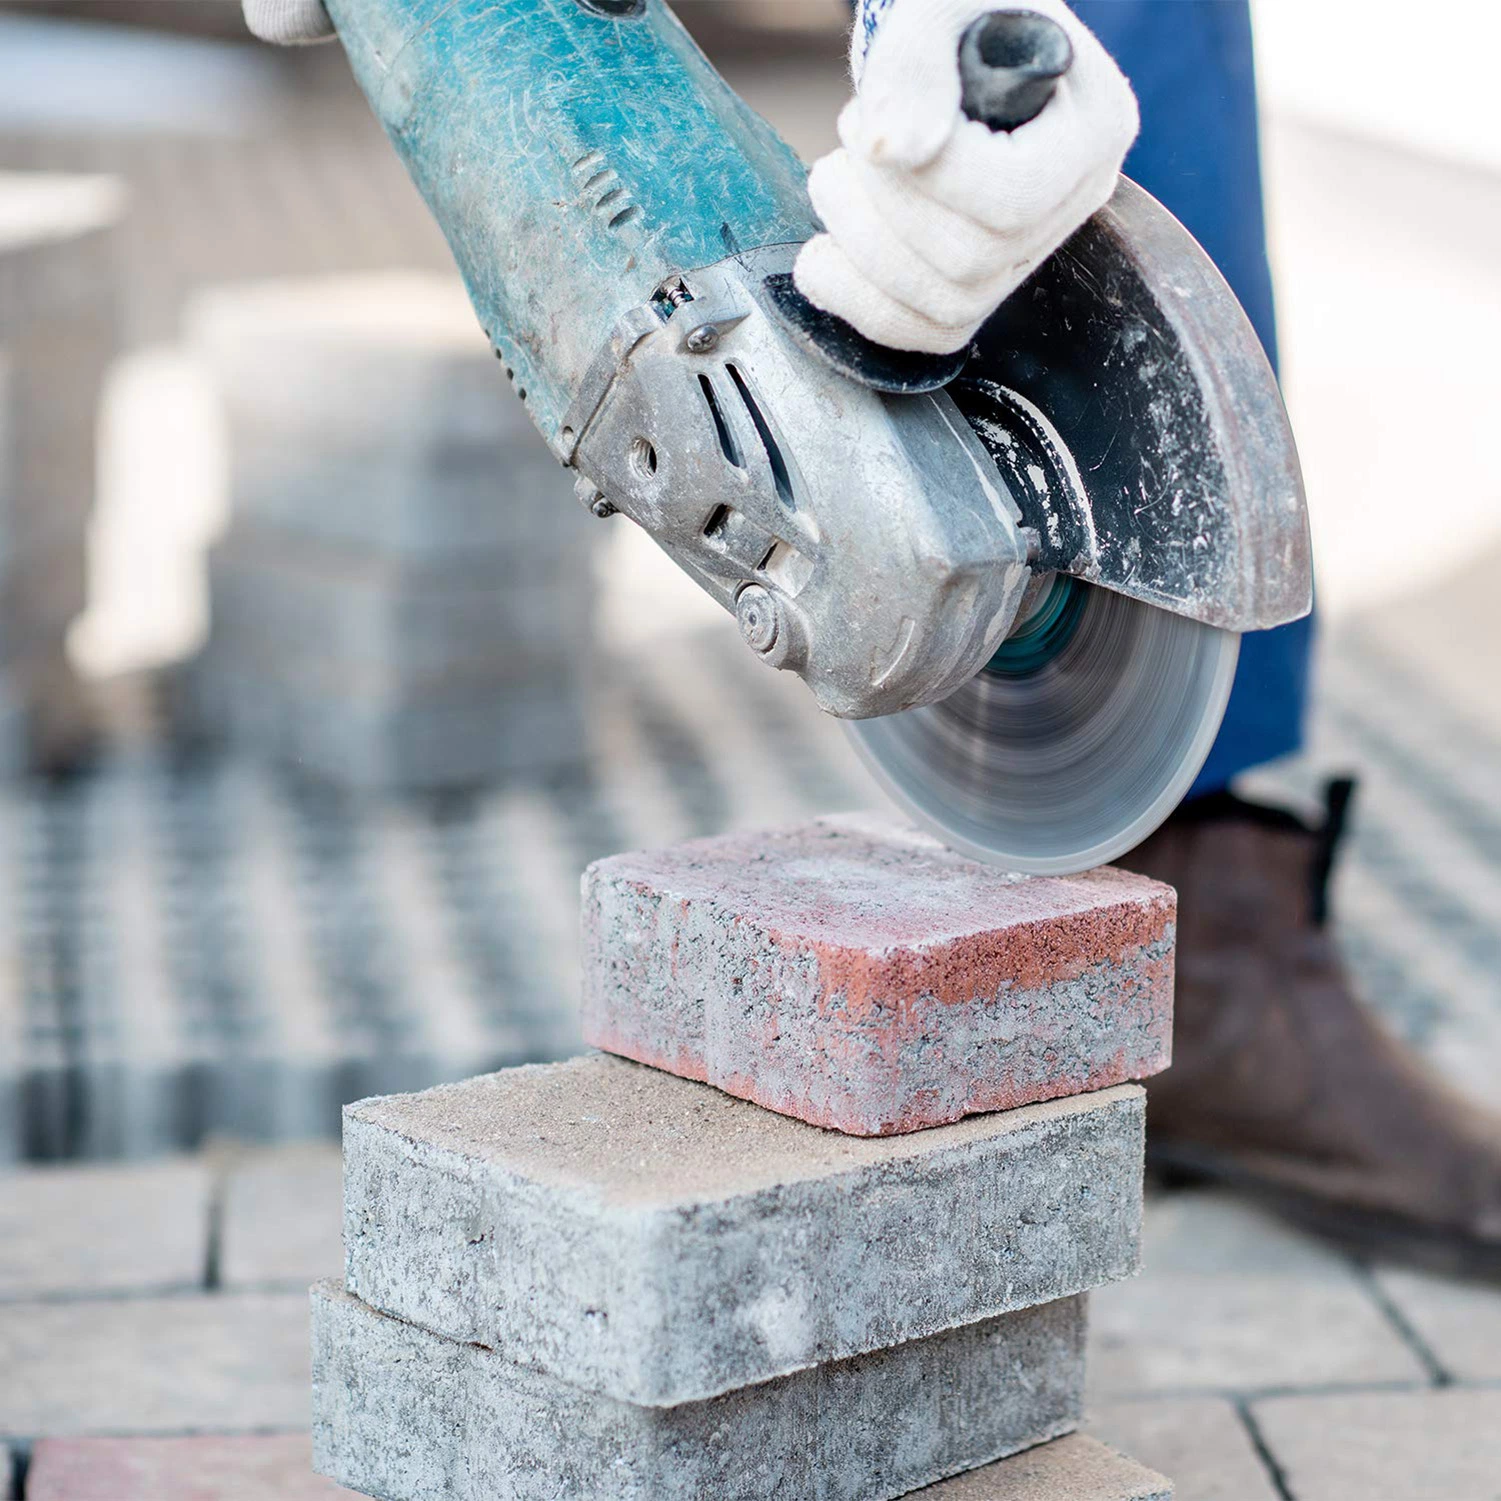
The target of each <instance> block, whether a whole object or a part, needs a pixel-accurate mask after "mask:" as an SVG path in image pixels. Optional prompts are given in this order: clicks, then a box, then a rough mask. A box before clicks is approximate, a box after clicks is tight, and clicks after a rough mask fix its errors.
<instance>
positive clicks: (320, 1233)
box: [219, 1142, 344, 1289]
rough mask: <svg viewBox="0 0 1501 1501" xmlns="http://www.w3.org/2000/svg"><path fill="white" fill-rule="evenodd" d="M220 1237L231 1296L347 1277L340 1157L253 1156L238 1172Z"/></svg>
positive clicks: (310, 1153) (327, 1147) (316, 1147)
mask: <svg viewBox="0 0 1501 1501" xmlns="http://www.w3.org/2000/svg"><path fill="white" fill-rule="evenodd" d="M223 1193H224V1198H223V1211H222V1218H221V1220H220V1230H219V1278H220V1281H221V1282H222V1284H223V1285H224V1286H225V1287H227V1288H245V1287H278V1286H286V1287H289V1288H290V1287H296V1288H298V1289H303V1288H306V1287H307V1286H308V1284H309V1283H311V1282H316V1281H318V1280H319V1279H320V1278H324V1277H341V1276H343V1269H344V1241H343V1231H342V1219H343V1166H342V1163H341V1161H340V1157H339V1149H338V1147H336V1146H333V1145H332V1144H325V1143H322V1142H310V1143H307V1144H305V1145H300V1146H290V1147H282V1148H277V1149H275V1150H271V1151H262V1152H250V1153H247V1154H246V1155H245V1156H244V1157H241V1158H237V1159H236V1160H235V1161H234V1162H232V1164H231V1165H230V1167H229V1169H228V1172H227V1175H226V1178H225V1183H224V1190H223Z"/></svg>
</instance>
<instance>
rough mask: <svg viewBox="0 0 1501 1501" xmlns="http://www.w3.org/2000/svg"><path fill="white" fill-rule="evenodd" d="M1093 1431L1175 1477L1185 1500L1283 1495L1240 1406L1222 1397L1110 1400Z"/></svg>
mask: <svg viewBox="0 0 1501 1501" xmlns="http://www.w3.org/2000/svg"><path fill="white" fill-rule="evenodd" d="M1089 1431H1090V1433H1092V1434H1093V1435H1094V1436H1095V1437H1096V1438H1099V1439H1103V1440H1104V1441H1105V1442H1106V1443H1107V1444H1110V1445H1111V1446H1112V1447H1114V1448H1117V1449H1121V1450H1124V1452H1125V1453H1127V1454H1132V1455H1135V1456H1136V1458H1137V1459H1139V1460H1141V1462H1142V1463H1143V1464H1149V1465H1151V1466H1152V1468H1153V1469H1156V1470H1161V1471H1162V1473H1163V1474H1164V1475H1171V1476H1172V1477H1173V1484H1174V1485H1175V1486H1176V1487H1177V1493H1178V1495H1179V1496H1181V1497H1182V1498H1183V1501H1279V1497H1278V1492H1277V1488H1276V1486H1275V1485H1274V1484H1273V1483H1272V1479H1271V1476H1269V1475H1268V1474H1267V1471H1266V1466H1265V1465H1263V1464H1262V1462H1261V1459H1260V1457H1259V1456H1258V1455H1257V1453H1256V1447H1255V1445H1254V1444H1253V1443H1252V1441H1251V1435H1250V1434H1249V1433H1248V1432H1247V1431H1246V1425H1245V1424H1244V1423H1243V1422H1242V1421H1241V1418H1240V1414H1239V1413H1238V1412H1237V1411H1236V1410H1235V1408H1234V1406H1233V1405H1232V1404H1231V1403H1229V1402H1227V1401H1224V1400H1223V1399H1222V1398H1219V1397H1186V1398H1178V1399H1176V1400H1175V1399H1172V1398H1168V1399H1165V1400H1158V1401H1146V1402H1110V1403H1106V1404H1104V1405H1103V1406H1099V1407H1096V1408H1094V1409H1093V1410H1092V1412H1091V1414H1090V1420H1089Z"/></svg>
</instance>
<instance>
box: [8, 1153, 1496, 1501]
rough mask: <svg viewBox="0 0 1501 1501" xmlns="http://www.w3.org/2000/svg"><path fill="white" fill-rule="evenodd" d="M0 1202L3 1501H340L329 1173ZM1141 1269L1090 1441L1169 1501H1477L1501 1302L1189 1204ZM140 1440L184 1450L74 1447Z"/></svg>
mask: <svg viewBox="0 0 1501 1501" xmlns="http://www.w3.org/2000/svg"><path fill="white" fill-rule="evenodd" d="M0 1188H3V1191H0V1446H8V1447H9V1449H10V1451H11V1455H12V1457H13V1459H14V1461H15V1463H16V1464H17V1466H18V1467H24V1466H25V1465H27V1464H28V1463H29V1464H30V1466H31V1475H32V1478H33V1482H34V1484H33V1487H32V1489H31V1490H30V1491H29V1492H28V1493H23V1492H22V1491H20V1490H16V1491H14V1492H13V1494H14V1495H16V1496H20V1495H22V1494H28V1495H29V1496H30V1497H32V1498H41V1501H46V1498H48V1497H55V1498H62V1497H64V1496H68V1497H71V1498H72V1501H94V1498H96V1497H97V1498H98V1501H105V1498H108V1501H120V1498H121V1497H126V1496H128V1497H129V1498H130V1501H135V1498H136V1497H137V1496H138V1495H139V1496H140V1497H142V1498H143V1501H144V1497H146V1496H147V1495H153V1496H155V1497H157V1498H158V1501H167V1498H168V1497H169V1496H170V1495H171V1494H172V1492H170V1491H168V1490H161V1491H159V1492H152V1491H150V1490H148V1489H142V1490H139V1491H138V1490H135V1489H131V1488H130V1486H128V1485H127V1479H128V1478H129V1477H130V1476H132V1475H134V1476H136V1480H134V1481H132V1482H131V1484H137V1483H140V1482H139V1475H140V1474H142V1473H145V1474H149V1475H156V1476H157V1477H158V1480H157V1483H158V1484H161V1485H165V1484H166V1482H165V1481H162V1480H161V1479H160V1475H161V1474H162V1473H169V1474H180V1473H181V1471H180V1470H179V1469H178V1468H176V1467H178V1466H183V1467H187V1468H188V1470H189V1471H190V1472H191V1473H193V1474H194V1475H195V1477H196V1479H197V1480H198V1481H199V1483H203V1482H206V1481H207V1480H209V1479H210V1478H217V1477H222V1476H228V1475H236V1476H238V1475H240V1474H241V1473H242V1472H244V1473H251V1474H253V1476H254V1477H257V1478H256V1485H258V1486H259V1487H261V1488H259V1489H256V1488H253V1487H251V1486H250V1484H249V1483H248V1482H246V1488H245V1489H244V1490H243V1491H236V1492H234V1493H233V1494H235V1495H236V1496H243V1497H244V1498H246V1501H259V1498H261V1497H265V1498H266V1501H270V1498H271V1497H273V1496H274V1497H277V1498H278V1501H289V1498H298V1501H300V1498H301V1497H302V1496H303V1495H304V1494H306V1495H307V1496H309V1497H313V1496H319V1495H333V1494H336V1492H335V1491H334V1489H333V1488H332V1487H326V1486H316V1487H315V1486H313V1484H312V1482H311V1480H310V1479H308V1477H307V1476H306V1474H305V1469H304V1467H305V1464H306V1459H305V1450H304V1449H303V1448H302V1445H303V1444H304V1443H305V1439H304V1438H303V1437H302V1434H303V1430H304V1428H305V1426H306V1423H307V1420H308V1416H307V1405H308V1390H307V1351H306V1343H307V1296H306V1288H307V1285H308V1283H309V1282H311V1281H313V1280H314V1279H316V1278H319V1277H325V1276H338V1275H339V1274H340V1272H341V1268H342V1255H341V1250H340V1244H339V1194H340V1186H339V1160H338V1154H337V1150H336V1148H334V1147H332V1146H330V1145H316V1146H302V1147H283V1148H270V1149H253V1150H239V1151H230V1150H227V1149H225V1150H219V1151H216V1152H211V1153H208V1154H205V1155H198V1156H191V1157H177V1158H168V1159H163V1160H159V1161H156V1162H153V1163H150V1164H143V1165H139V1166H118V1165H115V1166H108V1167H100V1166H87V1165H70V1166H63V1167H47V1168H31V1169H23V1170H19V1171H16V1172H14V1173H13V1174H12V1175H10V1176H8V1177H7V1178H5V1179H4V1180H3V1185H0ZM1145 1263H1146V1271H1145V1272H1144V1273H1143V1274H1142V1275H1141V1276H1140V1277H1139V1278H1137V1279H1136V1280H1135V1281H1133V1282H1129V1283H1125V1284H1123V1285H1121V1286H1118V1287H1114V1288H1109V1289H1107V1290H1105V1291H1103V1292H1100V1293H1097V1294H1095V1295H1094V1298H1093V1300H1092V1303H1093V1307H1092V1324H1093V1333H1092V1349H1091V1360H1092V1362H1093V1374H1092V1392H1091V1400H1090V1409H1091V1418H1090V1427H1091V1430H1092V1431H1093V1432H1094V1433H1095V1434H1096V1435H1098V1436H1099V1437H1102V1438H1104V1439H1105V1440H1106V1441H1107V1442H1110V1443H1113V1444H1115V1445H1117V1446H1119V1447H1120V1448H1122V1449H1124V1450H1125V1451H1127V1452H1128V1453H1131V1454H1132V1455H1134V1456H1135V1457H1136V1458H1138V1459H1140V1460H1142V1461H1143V1462H1144V1463H1146V1464H1148V1465H1150V1466H1152V1467H1153V1468H1155V1469H1158V1470H1161V1471H1163V1472H1164V1473H1166V1474H1169V1475H1171V1476H1173V1478H1174V1479H1175V1480H1176V1481H1177V1483H1178V1492H1177V1494H1178V1496H1179V1498H1180V1501H1278V1498H1282V1501H1287V1498H1292V1501H1418V1498H1426V1497H1434V1498H1437V1497H1443V1498H1444V1501H1493V1498H1494V1497H1495V1495H1496V1489H1495V1476H1496V1473H1497V1470H1498V1466H1501V1291H1494V1290H1490V1289H1481V1288H1473V1287H1465V1286H1459V1285H1455V1284H1452V1283H1447V1282H1442V1281H1437V1280H1434V1279H1431V1278H1428V1277H1424V1276H1419V1275H1416V1274H1413V1273H1407V1272H1403V1273H1397V1272H1389V1271H1379V1270H1378V1271H1373V1270H1371V1269H1370V1268H1368V1267H1365V1266H1362V1265H1359V1264H1357V1263H1355V1262H1353V1261H1350V1260H1348V1259H1347V1258H1345V1257H1343V1256H1341V1255H1337V1254H1334V1253H1332V1252H1329V1251H1327V1250H1325V1249H1323V1248H1322V1247H1321V1246H1318V1245H1315V1244H1314V1243H1312V1242H1310V1241H1308V1240H1305V1239H1304V1238H1302V1237H1301V1236H1299V1235H1297V1234H1296V1233H1294V1232H1292V1231H1289V1230H1287V1229H1284V1228H1283V1227H1282V1226H1281V1225H1279V1224H1277V1223H1276V1222H1274V1221H1272V1220H1269V1219H1267V1218H1265V1217H1263V1216H1262V1215H1261V1214H1260V1213H1258V1212H1257V1211H1255V1210H1251V1209H1248V1208H1246V1207H1244V1206H1242V1205H1240V1204H1239V1203H1237V1202H1235V1201H1233V1200H1231V1199H1228V1198H1226V1197H1223V1196H1221V1195H1219V1194H1216V1193H1211V1192H1200V1191H1193V1192H1182V1193H1174V1194H1172V1195H1169V1196H1165V1197H1162V1198H1158V1199H1156V1200H1155V1201H1154V1202H1153V1203H1152V1204H1151V1205H1150V1207H1149V1211H1148V1223H1147V1237H1146V1247H1145ZM221 1435H282V1437H279V1438H277V1439H276V1440H274V1441H273V1442H268V1443H267V1444H266V1445H264V1446H263V1447H259V1448H257V1447H256V1446H254V1445H251V1446H246V1445H244V1444H230V1445H225V1444H223V1443H221V1442H218V1441H217V1439H216V1437H215V1436H221ZM132 1436H149V1437H151V1438H153V1439H161V1438H166V1437H171V1438H177V1439H182V1438H187V1437H193V1438H196V1439H197V1440H198V1442H197V1443H196V1444H193V1445H189V1446H184V1445H181V1444H178V1445H169V1446H165V1447H164V1446H161V1445H157V1444H148V1445H146V1446H144V1447H141V1446H134V1445H130V1444H107V1445H100V1444H98V1443H97V1442H90V1443H85V1444H79V1443H77V1442H76V1441H77V1440H79V1439H81V1438H85V1437H87V1438H89V1439H90V1440H91V1441H92V1440H98V1439H101V1438H112V1439H119V1438H128V1437H132ZM83 1477H87V1479H88V1486H92V1487H93V1488H88V1486H86V1485H85V1479H84V1478H83ZM65 1478H66V1479H67V1480H68V1482H69V1484H68V1486H65V1485H64V1484H63V1481H64V1479H65ZM304 1483H305V1484H306V1487H307V1488H306V1489H305V1490H304V1488H303V1487H304ZM69 1487H71V1488H69ZM207 1494H217V1493H214V1492H208V1493H207ZM224 1494H229V1492H228V1491H226V1492H225V1493H224Z"/></svg>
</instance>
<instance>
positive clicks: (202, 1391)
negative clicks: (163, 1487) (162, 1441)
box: [0, 1293, 308, 1439]
mask: <svg viewBox="0 0 1501 1501" xmlns="http://www.w3.org/2000/svg"><path fill="white" fill-rule="evenodd" d="M307 1421H308V1314H307V1298H306V1295H302V1296H298V1295H296V1294H292V1293H276V1294H258V1293H239V1294H228V1293H226V1294H222V1295H218V1296H191V1297H178V1298H122V1299H115V1298H101V1299H92V1300H89V1301H83V1302H70V1303H4V1304H0V1438H3V1437H6V1436H10V1437H24V1438H32V1439H35V1438H43V1437H47V1436H50V1435H54V1434H85V1433H94V1434H124V1433H162V1434H168V1433H254V1432H275V1431H277V1430H287V1429H299V1428H303V1427H305V1426H306V1425H307Z"/></svg>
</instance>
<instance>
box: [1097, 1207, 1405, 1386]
mask: <svg viewBox="0 0 1501 1501" xmlns="http://www.w3.org/2000/svg"><path fill="white" fill-rule="evenodd" d="M1142 1265H1143V1267H1144V1269H1145V1270H1144V1271H1143V1272H1142V1274H1141V1276H1140V1277H1138V1278H1137V1279H1136V1280H1135V1281H1132V1282H1124V1283H1121V1284H1119V1285H1118V1286H1116V1287H1110V1288H1105V1289H1103V1290H1102V1291H1100V1292H1099V1293H1097V1294H1095V1296H1094V1297H1093V1299H1092V1300H1091V1317H1090V1326H1091V1328H1090V1334H1091V1340H1090V1343H1091V1353H1090V1360H1091V1362H1092V1365H1091V1371H1090V1378H1091V1386H1092V1393H1093V1395H1094V1396H1095V1397H1096V1398H1106V1397H1111V1396H1131V1397H1135V1396H1144V1395H1147V1394H1149V1393H1154V1392H1162V1393H1169V1392H1184V1393H1186V1392H1193V1391H1220V1392H1254V1391H1263V1390H1266V1389H1268V1388H1281V1387H1289V1386H1322V1385H1329V1384H1333V1383H1338V1382H1359V1383H1361V1384H1370V1383H1373V1382H1382V1381H1386V1382H1414V1383H1426V1381H1427V1379H1428V1372H1427V1369H1426V1367H1425V1366H1424V1365H1423V1363H1422V1361H1421V1359H1420V1358H1419V1357H1418V1356H1417V1355H1416V1354H1415V1353H1414V1352H1413V1351H1412V1350H1411V1349H1410V1348H1409V1347H1408V1346H1407V1345H1406V1344H1405V1343H1404V1342H1403V1340H1402V1338H1401V1336H1400V1335H1399V1334H1398V1333H1397V1331H1396V1330H1395V1328H1394V1327H1393V1326H1392V1324H1391V1323H1390V1322H1389V1321H1388V1320H1387V1318H1386V1317H1385V1315H1384V1314H1383V1313H1382V1311H1381V1307H1380V1305H1379V1303H1378V1302H1377V1300H1376V1299H1375V1298H1373V1297H1372V1296H1371V1293H1370V1292H1369V1290H1368V1289H1367V1287H1366V1286H1365V1285H1363V1283H1362V1281H1361V1279H1360V1277H1359V1275H1358V1274H1357V1273H1356V1271H1355V1270H1354V1269H1353V1267H1351V1265H1350V1264H1349V1263H1348V1262H1346V1261H1345V1260H1344V1259H1343V1258H1342V1257H1339V1256H1337V1255H1335V1254H1333V1253H1332V1252H1329V1251H1326V1250H1324V1249H1323V1248H1322V1247H1320V1246H1318V1245H1316V1244H1315V1243H1314V1242H1312V1241H1309V1240H1305V1239H1304V1238H1303V1237H1301V1236H1299V1235H1298V1234H1296V1233H1295V1232H1294V1231H1292V1230H1289V1229H1286V1228H1284V1227H1283V1226H1282V1225H1280V1224H1278V1223H1277V1222H1276V1221H1275V1220H1272V1219H1269V1218H1267V1217H1266V1216H1265V1215H1263V1214H1261V1213H1259V1212H1258V1211H1256V1210H1254V1209H1251V1208H1248V1207H1246V1206H1245V1205H1244V1204H1241V1203H1238V1202H1236V1201H1235V1200H1234V1199H1231V1198H1229V1197H1228V1196H1226V1195H1223V1194H1218V1193H1208V1192H1195V1193H1177V1194H1172V1195H1169V1196H1167V1197H1164V1198H1160V1199H1158V1200H1156V1201H1155V1202H1154V1203H1152V1204H1151V1205H1150V1206H1149V1208H1148V1211H1147V1220H1146V1231H1145V1235H1144V1237H1143V1242H1142Z"/></svg>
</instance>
